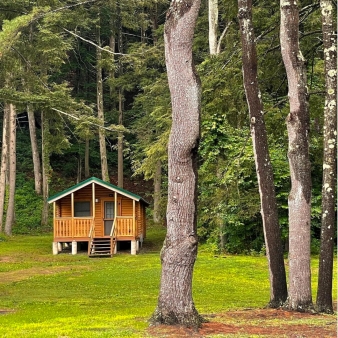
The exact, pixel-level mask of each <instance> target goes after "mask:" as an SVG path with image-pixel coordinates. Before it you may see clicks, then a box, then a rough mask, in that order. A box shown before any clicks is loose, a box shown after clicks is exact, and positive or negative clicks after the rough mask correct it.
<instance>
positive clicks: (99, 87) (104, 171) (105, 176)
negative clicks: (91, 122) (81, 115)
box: [96, 30, 109, 182]
mask: <svg viewBox="0 0 338 338" xmlns="http://www.w3.org/2000/svg"><path fill="white" fill-rule="evenodd" d="M97 43H98V45H99V46H100V45H101V43H100V31H99V30H98V33H97ZM96 63H97V65H96V91H97V97H96V100H97V117H98V118H99V120H100V121H101V123H102V125H104V111H103V80H102V67H101V64H100V63H101V50H100V49H99V48H97V50H96ZM99 143H100V156H101V175H102V180H103V181H107V182H109V173H108V163H107V148H106V135H105V131H104V129H103V128H100V129H99Z"/></svg>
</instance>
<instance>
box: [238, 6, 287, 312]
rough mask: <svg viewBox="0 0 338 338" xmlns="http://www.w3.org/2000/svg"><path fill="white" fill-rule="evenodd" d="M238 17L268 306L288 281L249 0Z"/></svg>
mask: <svg viewBox="0 0 338 338" xmlns="http://www.w3.org/2000/svg"><path fill="white" fill-rule="evenodd" d="M238 17H239V22H240V29H241V37H242V61H243V80H244V88H245V93H246V99H247V102H248V106H249V115H250V127H251V135H252V143H253V149H254V157H255V164H256V173H257V180H258V187H259V195H260V201H261V215H262V220H263V229H264V238H265V245H266V255H267V259H268V263H269V276H270V302H269V306H270V307H274V308H277V307H280V306H281V305H282V304H283V303H284V302H285V301H286V298H287V285H286V274H285V267H284V257H283V246H282V239H281V232H280V228H279V221H278V209H277V201H276V193H275V186H274V180H273V169H272V164H271V160H270V155H269V148H268V140H267V133H266V128H265V121H264V112H263V102H262V100H261V93H260V91H259V84H258V78H257V77H258V74H257V52H256V45H255V35H254V29H253V24H252V0H238Z"/></svg>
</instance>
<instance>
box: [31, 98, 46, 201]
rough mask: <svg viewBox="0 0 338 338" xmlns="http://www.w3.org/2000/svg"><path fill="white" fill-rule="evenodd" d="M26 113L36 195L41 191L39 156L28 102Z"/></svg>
mask: <svg viewBox="0 0 338 338" xmlns="http://www.w3.org/2000/svg"><path fill="white" fill-rule="evenodd" d="M27 114H28V124H29V135H30V139H31V146H32V158H33V168H34V184H35V191H36V193H37V194H38V195H41V192H42V191H41V165H40V156H39V149H38V142H37V139H36V128H35V117H34V111H33V109H32V106H31V105H30V104H28V105H27Z"/></svg>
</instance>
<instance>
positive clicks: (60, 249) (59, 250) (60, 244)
mask: <svg viewBox="0 0 338 338" xmlns="http://www.w3.org/2000/svg"><path fill="white" fill-rule="evenodd" d="M57 244H58V252H61V251H62V243H60V242H57Z"/></svg>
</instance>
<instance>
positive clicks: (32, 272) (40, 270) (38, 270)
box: [0, 266, 89, 284]
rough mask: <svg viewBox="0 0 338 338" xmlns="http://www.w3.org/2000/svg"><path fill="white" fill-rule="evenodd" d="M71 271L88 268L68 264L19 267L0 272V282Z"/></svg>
mask: <svg viewBox="0 0 338 338" xmlns="http://www.w3.org/2000/svg"><path fill="white" fill-rule="evenodd" d="M70 270H71V271H72V273H76V272H80V271H81V272H83V271H85V270H89V267H87V266H83V267H80V266H76V269H74V268H73V267H69V266H51V267H49V268H46V267H35V268H28V269H21V270H15V271H8V272H0V284H5V283H13V282H20V281H22V280H25V279H28V278H30V277H35V276H39V275H40V276H41V275H52V274H55V273H60V272H64V271H70Z"/></svg>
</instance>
